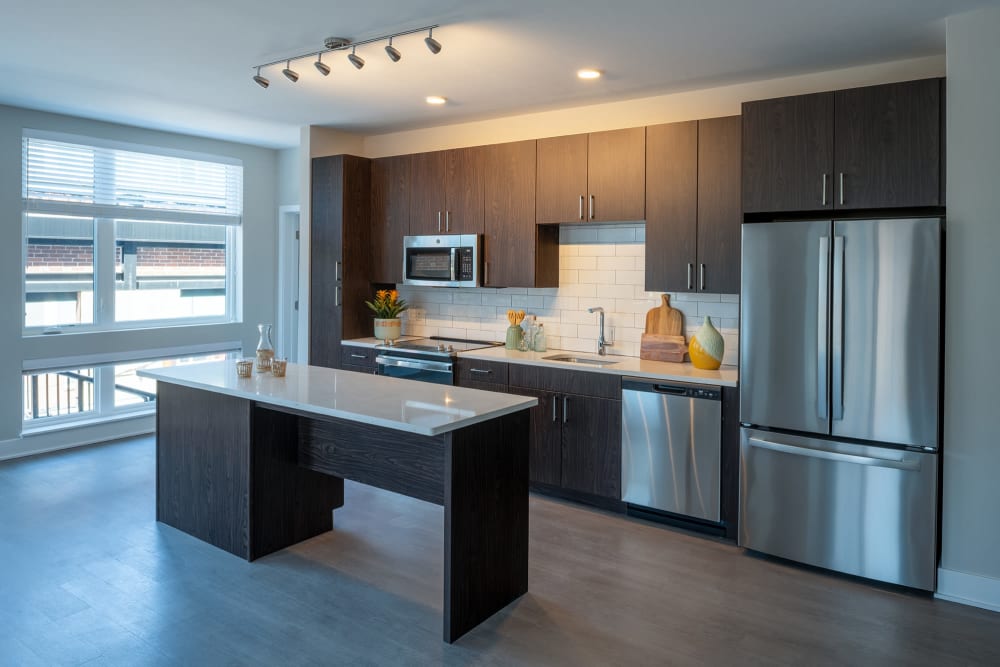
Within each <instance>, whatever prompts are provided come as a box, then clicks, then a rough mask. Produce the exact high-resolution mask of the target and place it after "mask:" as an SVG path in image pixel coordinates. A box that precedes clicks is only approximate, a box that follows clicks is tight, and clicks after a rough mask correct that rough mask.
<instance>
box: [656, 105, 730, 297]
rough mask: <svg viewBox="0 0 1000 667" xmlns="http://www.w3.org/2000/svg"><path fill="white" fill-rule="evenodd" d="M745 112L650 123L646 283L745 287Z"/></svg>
mask: <svg viewBox="0 0 1000 667" xmlns="http://www.w3.org/2000/svg"><path fill="white" fill-rule="evenodd" d="M741 132H742V124H741V121H740V117H739V116H727V117H724V118H710V119H707V120H700V121H690V122H683V123H669V124H666V125H654V126H650V127H648V128H646V140H647V145H646V179H647V180H646V183H647V186H646V289H647V290H649V291H663V292H712V293H725V294H735V293H737V292H739V290H740V223H741V222H742V211H741V201H740V156H741V151H740V144H741V140H740V137H741Z"/></svg>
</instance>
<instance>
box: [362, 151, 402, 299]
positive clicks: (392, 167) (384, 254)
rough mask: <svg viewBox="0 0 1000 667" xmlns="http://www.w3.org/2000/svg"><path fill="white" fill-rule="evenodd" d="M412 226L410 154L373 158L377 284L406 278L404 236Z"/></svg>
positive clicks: (374, 277)
mask: <svg viewBox="0 0 1000 667" xmlns="http://www.w3.org/2000/svg"><path fill="white" fill-rule="evenodd" d="M409 227H410V156H409V155H397V156H394V157H383V158H378V159H375V160H372V275H371V281H372V282H373V283H393V284H395V283H400V282H402V281H403V237H404V236H406V235H407V233H408V232H409Z"/></svg>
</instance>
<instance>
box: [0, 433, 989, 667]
mask: <svg viewBox="0 0 1000 667" xmlns="http://www.w3.org/2000/svg"><path fill="white" fill-rule="evenodd" d="M153 454H154V444H153V441H152V439H151V438H143V439H137V440H130V441H124V442H118V443H111V444H107V445H101V446H96V447H89V448H85V449H78V450H74V451H69V452H62V453H57V454H53V455H47V456H41V457H36V458H32V459H26V460H20V461H13V462H8V463H5V464H0V664H2V665H52V664H66V665H78V664H93V665H144V664H149V665H160V664H163V665H168V664H169V665H173V664H186V665H216V664H226V665H230V664H260V665H296V664H303V665H313V664H315V665H341V664H343V665H436V664H444V665H522V664H523V665H716V664H741V665H743V664H752V665H756V664H760V665H824V664H831V665H833V664H837V665H894V664H898V665H979V664H981V665H989V664H992V665H997V664H1000V614H994V613H991V612H988V611H983V610H979V609H973V608H970V607H964V606H961V605H957V604H952V603H948V602H942V601H935V600H933V599H931V598H930V597H925V596H920V595H913V594H908V593H903V592H900V591H898V590H894V589H893V590H889V589H886V588H879V587H875V586H871V585H868V584H865V583H862V582H859V581H856V580H853V579H849V578H845V577H838V576H832V575H829V574H826V573H822V572H818V571H814V570H810V569H805V568H800V567H795V566H791V565H788V564H785V563H779V562H775V561H772V560H769V559H765V558H760V557H754V556H750V555H747V554H745V553H743V552H742V551H741V550H739V549H737V548H736V547H734V546H732V545H730V544H727V543H724V542H719V541H714V540H712V539H706V538H703V537H698V536H693V535H688V534H686V533H683V532H679V531H675V530H670V529H665V528H661V527H659V526H652V525H648V524H645V523H642V522H639V521H633V520H627V519H623V518H621V517H615V516H610V515H606V514H603V513H600V512H596V511H591V510H588V509H583V508H579V507H575V506H572V505H569V504H564V503H560V502H556V501H552V500H548V499H545V498H542V497H533V498H532V500H531V571H530V592H529V593H528V594H527V595H526V596H524V597H523V598H521V599H520V600H519V601H517V602H515V603H514V604H512V605H511V606H509V607H508V608H507V609H506V610H504V611H503V612H502V613H501V614H499V615H497V616H495V617H493V618H492V619H490V620H489V621H487V622H486V623H485V624H483V625H482V626H480V627H479V628H477V629H476V630H474V631H472V632H471V633H470V634H468V635H466V636H465V637H463V638H462V639H461V640H460V641H459V642H458V643H456V644H455V645H452V646H449V645H446V644H444V643H443V642H442V641H441V607H442V581H441V578H442V569H441V562H442V561H441V559H442V523H443V514H442V510H441V508H439V507H436V506H433V505H430V504H427V503H423V502H420V501H415V500H410V499H407V498H403V497H401V496H396V495H393V494H391V493H387V492H382V491H377V490H374V489H370V488H368V487H363V486H359V485H355V484H350V485H349V487H348V489H347V498H346V503H345V506H344V508H343V509H341V510H338V511H337V512H336V514H335V525H336V530H335V531H334V532H331V533H327V534H325V535H321V536H320V537H317V538H315V539H313V540H310V541H308V542H305V543H302V544H300V545H297V546H295V547H293V548H290V549H286V550H285V551H282V552H278V553H276V554H273V555H271V556H268V557H266V558H263V559H261V560H258V561H256V562H255V563H253V564H248V563H246V562H244V561H242V560H240V559H238V558H236V557H234V556H231V555H229V554H227V553H225V552H223V551H221V550H219V549H216V548H214V547H211V546H209V545H207V544H204V543H201V542H199V541H197V540H195V539H194V538H191V537H189V536H187V535H185V534H183V533H180V532H178V531H176V530H174V529H172V528H169V527H166V526H163V525H159V524H157V523H156V522H155V521H154V475H153V473H154V456H153Z"/></svg>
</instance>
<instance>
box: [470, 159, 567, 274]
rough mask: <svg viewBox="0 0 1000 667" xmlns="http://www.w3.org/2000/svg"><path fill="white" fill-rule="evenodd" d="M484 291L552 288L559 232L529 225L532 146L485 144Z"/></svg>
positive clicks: (531, 215)
mask: <svg viewBox="0 0 1000 667" xmlns="http://www.w3.org/2000/svg"><path fill="white" fill-rule="evenodd" d="M483 162H484V165H485V192H486V196H485V199H486V206H485V209H486V219H485V223H484V227H485V237H484V248H483V285H484V286H485V287H558V286H559V228H558V227H556V226H554V225H541V226H539V225H536V224H535V180H536V179H535V177H536V173H537V165H536V142H535V141H517V142H513V143H506V144H496V145H493V146H487V147H486V148H485V149H484V151H483Z"/></svg>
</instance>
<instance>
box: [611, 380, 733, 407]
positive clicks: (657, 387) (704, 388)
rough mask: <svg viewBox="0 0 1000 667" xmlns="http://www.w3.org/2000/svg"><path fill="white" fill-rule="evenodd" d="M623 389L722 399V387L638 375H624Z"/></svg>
mask: <svg viewBox="0 0 1000 667" xmlns="http://www.w3.org/2000/svg"><path fill="white" fill-rule="evenodd" d="M622 391H623V392H624V391H635V392H644V393H647V394H665V395H667V396H678V397H684V398H698V399H703V400H709V401H721V400H722V387H720V386H718V385H710V384H696V383H694V382H663V381H662V380H653V379H647V378H638V377H623V378H622Z"/></svg>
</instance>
